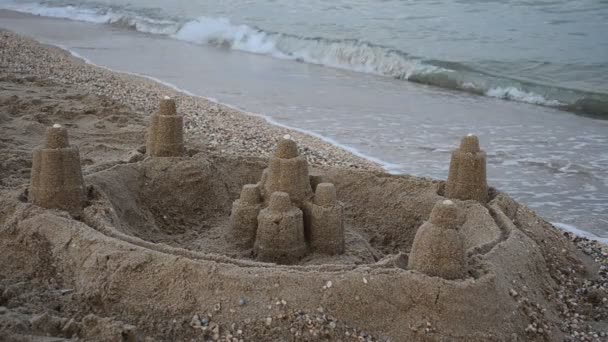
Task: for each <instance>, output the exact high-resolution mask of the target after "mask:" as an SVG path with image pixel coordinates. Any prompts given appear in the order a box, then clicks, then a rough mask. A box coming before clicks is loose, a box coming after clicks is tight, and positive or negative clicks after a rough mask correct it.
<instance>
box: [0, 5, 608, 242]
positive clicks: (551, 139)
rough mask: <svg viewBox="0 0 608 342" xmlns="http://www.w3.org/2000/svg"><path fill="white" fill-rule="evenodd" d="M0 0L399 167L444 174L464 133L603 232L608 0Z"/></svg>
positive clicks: (512, 173) (43, 29)
mask: <svg viewBox="0 0 608 342" xmlns="http://www.w3.org/2000/svg"><path fill="white" fill-rule="evenodd" d="M0 8H4V9H12V10H17V11H21V12H26V13H31V14H35V15H39V16H41V17H22V18H15V17H11V16H3V17H0V27H6V28H9V29H13V30H15V31H17V32H21V33H25V34H29V35H31V36H34V37H35V38H38V39H41V40H43V41H46V42H49V43H52V44H57V45H60V46H63V47H65V48H67V49H69V50H71V51H72V52H74V53H77V54H78V55H81V56H83V57H85V58H87V59H88V60H90V61H91V62H93V63H95V64H98V65H102V66H106V67H109V68H112V69H115V70H121V71H127V72H134V73H138V74H142V75H147V76H150V77H154V78H156V79H159V80H161V81H163V82H166V83H170V84H173V85H175V86H177V87H180V88H182V89H185V90H187V91H189V92H191V93H194V94H198V95H201V96H207V97H213V98H215V99H217V100H218V101H221V102H223V103H227V104H229V105H233V106H236V107H239V108H241V109H243V110H245V111H249V112H254V113H259V114H262V115H264V116H266V117H267V118H269V120H271V121H272V122H276V123H278V124H282V125H286V126H289V127H294V128H297V129H300V130H302V131H306V132H310V133H312V134H315V135H317V136H320V137H323V138H324V139H326V140H328V141H331V142H334V143H336V144H339V145H341V146H343V147H345V148H348V149H350V150H352V151H354V152H356V153H358V154H360V155H364V156H368V157H370V158H375V159H376V160H379V161H381V162H383V163H384V165H385V167H386V168H387V169H388V170H389V171H391V172H394V173H408V174H414V175H418V176H426V177H433V178H439V179H445V178H446V175H447V168H448V163H449V157H450V151H451V150H452V149H453V148H454V147H455V146H456V145H457V144H458V141H459V139H460V137H461V136H462V135H465V134H467V133H470V132H472V133H475V134H477V135H479V136H480V139H481V142H482V145H483V148H484V149H485V150H486V151H487V153H488V178H489V182H490V184H491V185H493V186H495V187H497V188H499V189H500V190H503V191H506V192H507V193H509V194H510V195H511V196H513V197H515V198H516V199H518V200H519V201H522V202H524V203H526V204H527V205H529V206H530V207H532V208H533V209H535V210H536V211H537V212H539V213H540V214H541V215H543V216H544V217H546V218H547V219H548V220H550V221H552V222H555V223H559V225H558V226H559V227H562V228H565V229H567V228H568V227H576V229H579V230H581V231H585V232H587V234H589V236H600V237H604V238H606V237H608V148H607V146H608V120H605V119H606V118H608V116H606V115H607V114H606V108H608V107H606V103H608V102H606V101H607V94H608V78H606V77H605V75H607V74H608V73H607V71H608V39H605V37H607V36H608V35H607V33H608V1H577V2H567V1H528V2H526V1H503V2H492V1H448V0H441V1H430V2H423V1H378V0H376V1H362V0H361V1H354V0H340V1H334V2H332V3H331V4H326V3H323V2H321V1H309V2H295V1H282V2H278V1H269V0H262V1H243V0H228V1H222V2H221V3H219V2H214V3H211V2H207V1H196V2H195V1H160V0H149V1H143V0H135V1H133V0H131V1H124V0H112V1H110V0H108V1H82V0H81V1H69V2H68V1H63V0H50V1H43V2H28V1H7V0H0ZM44 17H47V18H44ZM48 17H51V18H61V19H50V18H48ZM64 19H65V20H64ZM159 51H162V52H159Z"/></svg>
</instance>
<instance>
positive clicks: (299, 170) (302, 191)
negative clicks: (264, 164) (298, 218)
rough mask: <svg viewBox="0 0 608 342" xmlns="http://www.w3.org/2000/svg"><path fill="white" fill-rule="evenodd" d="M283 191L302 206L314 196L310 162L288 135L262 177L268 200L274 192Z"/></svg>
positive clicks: (263, 190)
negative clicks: (311, 184)
mask: <svg viewBox="0 0 608 342" xmlns="http://www.w3.org/2000/svg"><path fill="white" fill-rule="evenodd" d="M276 191H282V192H286V193H288V194H289V197H290V198H291V201H292V202H294V203H295V204H296V205H297V206H299V207H300V206H302V204H303V203H304V202H305V201H308V200H309V199H310V198H311V197H312V188H311V186H310V178H309V177H308V162H306V159H305V158H304V156H301V155H300V153H299V152H298V145H297V144H296V142H295V141H293V140H292V139H291V136H289V135H286V136H284V137H283V138H282V139H281V140H279V144H278V146H277V149H276V151H275V153H274V157H273V158H271V159H270V164H269V166H268V168H267V169H266V170H265V171H264V175H263V177H262V192H263V195H264V196H265V198H266V201H268V199H269V198H270V196H271V195H272V193H274V192H276Z"/></svg>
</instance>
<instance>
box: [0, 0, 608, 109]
mask: <svg viewBox="0 0 608 342" xmlns="http://www.w3.org/2000/svg"><path fill="white" fill-rule="evenodd" d="M0 7H1V8H4V9H9V10H14V11H19V12H25V13H29V14H34V15H40V16H46V17H55V18H63V19H70V20H77V21H85V22H91V23H97V24H109V25H114V26H119V27H124V28H127V29H132V30H135V31H138V32H144V33H150V34H158V35H164V36H168V37H171V38H174V39H178V40H182V41H186V42H190V43H195V44H205V45H214V46H218V47H220V48H226V49H232V50H239V51H245V52H249V53H255V54H261V55H267V56H272V57H275V58H281V59H290V60H295V61H299V62H305V63H312V64H318V65H323V66H328V67H333V68H340V69H347V70H352V71H356V72H362V73H370V74H376V75H382V76H387V77H393V78H396V79H401V80H406V81H411V82H416V83H421V84H426V85H431V86H436V87H442V88H446V89H451V90H458V91H464V92H468V93H472V94H477V95H483V96H488V97H494V98H500V99H504V100H510V101H517V102H525V103H530V104H535V105H542V106H549V107H556V108H559V109H562V110H566V111H571V112H575V113H580V114H584V115H591V116H596V117H599V118H605V119H608V94H602V93H591V92H586V91H581V90H573V89H565V88H559V87H552V86H548V85H541V84H534V83H530V82H523V81H519V80H515V79H511V78H507V77H503V76H498V75H491V74H488V73H485V72H482V71H479V70H476V69H475V68H474V67H472V66H469V65H466V64H461V63H457V62H446V61H437V60H427V59H424V58H422V57H418V56H413V55H410V54H408V53H407V52H404V51H400V50H397V49H393V48H390V47H386V46H382V45H377V44H373V43H369V42H365V41H360V40H354V39H352V40H349V39H346V40H345V39H341V40H338V39H328V38H323V37H315V38H311V37H301V36H296V35H290V34H284V33H280V32H269V31H264V30H262V29H258V28H256V27H252V26H248V25H239V24H234V23H232V22H231V21H230V20H229V19H226V18H209V17H198V18H196V19H192V20H183V19H180V18H162V17H161V16H155V15H154V14H153V13H147V14H141V13H137V12H132V11H129V10H124V9H114V8H83V7H75V6H71V5H68V6H64V7H50V6H45V5H43V4H38V3H29V4H27V3H26V4H24V3H17V2H9V3H6V2H5V1H1V2H0Z"/></svg>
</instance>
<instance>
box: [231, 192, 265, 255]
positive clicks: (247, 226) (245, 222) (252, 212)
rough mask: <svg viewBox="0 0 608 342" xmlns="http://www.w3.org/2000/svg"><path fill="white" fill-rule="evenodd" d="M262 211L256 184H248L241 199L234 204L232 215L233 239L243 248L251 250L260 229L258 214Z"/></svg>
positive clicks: (260, 198)
mask: <svg viewBox="0 0 608 342" xmlns="http://www.w3.org/2000/svg"><path fill="white" fill-rule="evenodd" d="M260 210H262V197H261V196H260V189H259V187H258V186H257V185H256V184H247V185H245V186H244V187H243V190H242V191H241V198H240V199H237V200H236V201H234V203H233V204H232V214H231V215H230V229H231V232H230V233H231V234H230V235H231V238H232V239H233V240H234V242H235V243H236V244H237V245H238V246H239V247H241V248H251V246H253V243H254V242H255V235H256V231H257V229H258V214H259V213H260Z"/></svg>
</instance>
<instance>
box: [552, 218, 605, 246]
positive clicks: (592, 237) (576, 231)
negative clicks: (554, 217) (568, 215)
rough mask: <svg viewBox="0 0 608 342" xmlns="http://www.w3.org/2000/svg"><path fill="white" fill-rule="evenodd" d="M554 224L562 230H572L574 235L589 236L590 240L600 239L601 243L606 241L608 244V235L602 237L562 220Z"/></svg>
mask: <svg viewBox="0 0 608 342" xmlns="http://www.w3.org/2000/svg"><path fill="white" fill-rule="evenodd" d="M552 224H553V225H554V226H555V227H556V228H559V229H560V230H563V231H566V232H570V233H572V234H574V235H577V236H580V237H584V238H587V239H589V240H594V241H598V242H601V243H605V244H608V237H600V236H597V235H595V234H593V233H590V232H586V231H584V230H581V229H578V228H577V227H575V226H573V225H570V224H566V223H560V222H552Z"/></svg>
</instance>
